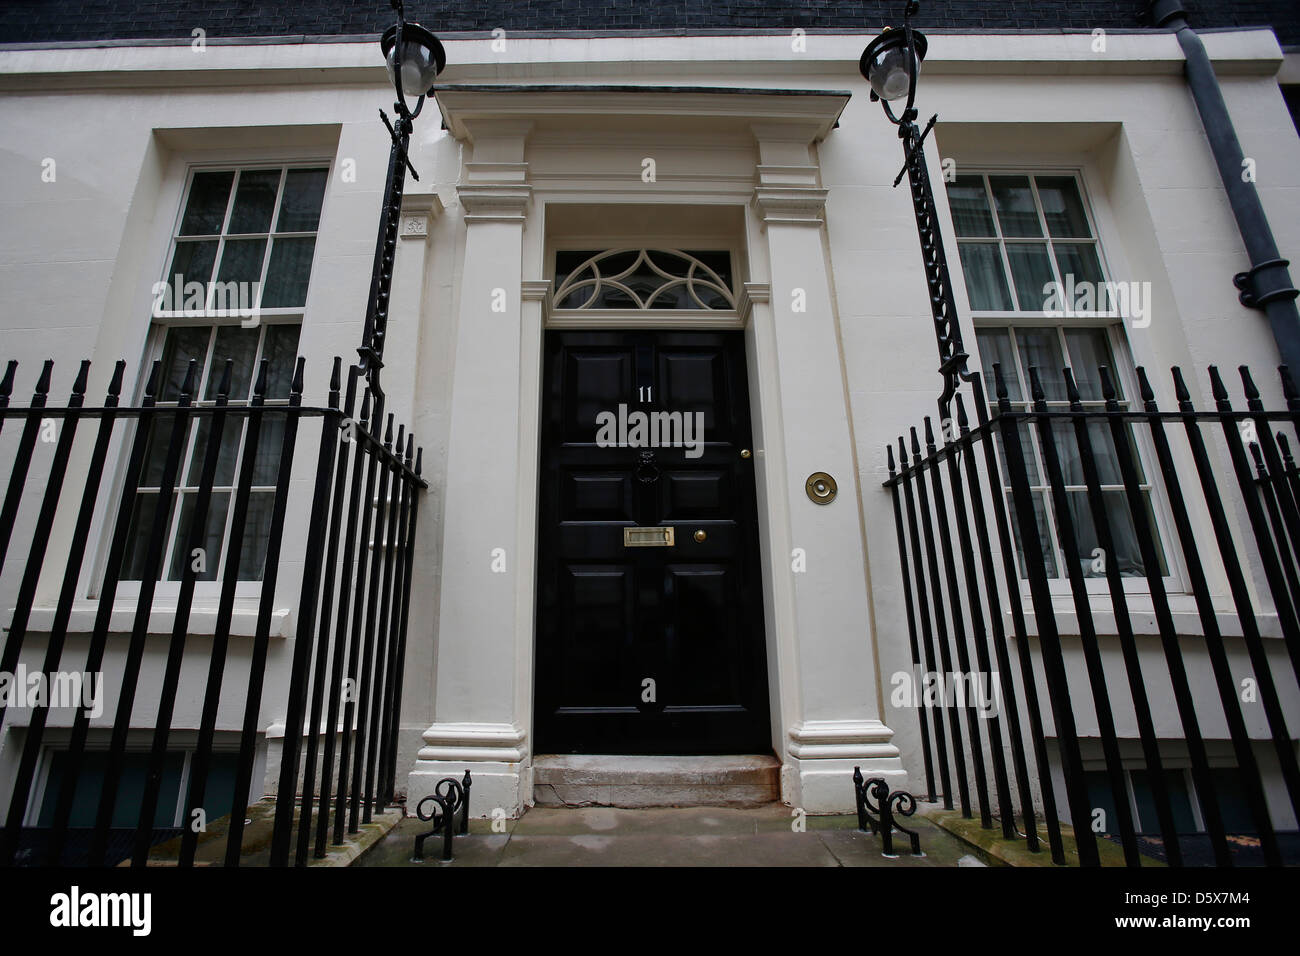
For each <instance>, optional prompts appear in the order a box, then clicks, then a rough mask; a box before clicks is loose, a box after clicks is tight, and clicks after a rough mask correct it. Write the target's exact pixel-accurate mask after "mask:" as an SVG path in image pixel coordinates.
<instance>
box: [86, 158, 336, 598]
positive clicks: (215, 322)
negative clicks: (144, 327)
mask: <svg viewBox="0 0 1300 956" xmlns="http://www.w3.org/2000/svg"><path fill="white" fill-rule="evenodd" d="M266 169H279V170H282V171H283V174H282V175H281V177H280V185H279V186H278V188H277V191H276V199H275V205H274V207H273V209H272V213H271V221H270V227H271V228H270V230H269V231H268V232H266V233H248V234H244V233H240V234H235V235H232V236H227V235H226V234H225V229H226V227H227V226H228V225H229V222H230V216H231V213H232V210H233V206H234V202H235V196H236V194H237V192H238V185H239V183H238V173H240V172H244V171H249V172H252V171H257V170H266ZM294 169H324V170H325V182H326V188H325V193H324V195H323V196H322V197H321V215H320V220H319V221H318V223H317V229H316V231H314V232H284V233H278V232H276V231H275V230H274V227H275V225H276V224H277V220H278V217H279V213H280V206H281V203H282V200H283V197H284V187H285V184H286V183H287V182H288V175H287V174H288V172H289V171H292V170H294ZM226 171H231V172H235V173H236V174H237V175H236V178H235V180H234V182H232V183H231V189H230V195H229V196H228V197H227V200H226V211H225V213H224V215H223V217H222V233H221V234H220V235H217V234H211V235H208V234H204V235H195V236H183V237H182V236H181V235H180V228H181V222H182V220H183V219H184V217H185V209H186V206H187V204H188V203H189V198H190V191H191V188H192V187H193V183H194V177H195V176H196V175H197V174H199V173H204V172H226ZM333 175H334V157H332V156H329V155H321V154H316V153H314V152H313V153H300V152H298V151H293V152H292V154H286V155H285V156H283V157H281V158H266V157H263V158H253V159H249V160H247V161H241V160H239V159H238V158H228V159H222V160H213V161H191V162H187V163H185V165H184V174H183V177H181V182H180V188H179V190H178V192H177V194H176V196H175V200H174V201H175V208H174V212H173V214H172V216H171V227H170V232H169V233H168V234H167V238H166V241H165V243H164V244H163V246H162V263H161V265H160V266H159V268H158V270H157V272H156V273H155V275H160V276H161V281H164V282H171V281H172V280H173V278H174V277H173V276H172V275H169V274H168V273H169V272H170V270H171V264H172V259H173V258H174V256H175V253H176V243H177V240H178V239H184V240H186V241H190V240H203V239H206V240H208V241H212V240H218V241H219V242H220V245H219V247H218V251H217V256H216V257H215V258H214V260H213V264H212V279H211V281H212V283H214V284H215V283H216V282H217V281H218V280H217V279H216V276H218V275H219V274H220V269H221V256H222V254H223V253H224V250H225V242H226V239H228V238H240V237H241V236H242V237H245V238H253V237H258V236H263V235H264V236H266V238H267V243H266V249H265V250H263V259H262V276H263V279H264V278H265V275H266V270H267V268H268V266H269V257H270V255H271V251H272V247H273V246H274V242H273V240H274V239H275V238H307V237H316V238H317V239H318V242H317V244H316V246H315V247H314V248H313V251H312V265H311V271H310V273H309V278H308V294H309V295H310V282H311V276H313V275H315V272H316V261H317V256H318V254H319V251H320V244H319V237H320V235H321V232H320V225H321V223H323V222H324V220H325V214H326V207H327V205H328V203H329V195H330V184H331V182H332V179H333ZM164 201H165V200H164ZM213 291H214V286H210V287H209V289H208V295H207V297H206V299H205V303H204V309H203V310H202V311H201V312H199V311H188V312H187V311H184V310H176V309H173V310H154V309H152V302H153V300H154V297H153V296H152V294H151V296H150V302H151V309H150V312H149V317H148V322H149V329H148V333H147V335H146V337H145V347H144V351H143V355H142V363H141V366H140V374H139V375H138V376H137V381H136V387H135V389H134V391H133V393H132V399H131V402H132V404H134V405H136V406H138V405H139V404H140V402H141V401H142V400H143V398H144V390H145V386H146V384H147V382H148V379H149V374H150V369H151V368H152V367H153V363H154V361H156V360H158V359H161V357H162V349H163V343H164V341H165V339H166V335H167V330H168V329H169V328H174V327H175V328H180V327H186V326H189V327H195V326H198V327H203V326H210V327H213V335H215V334H216V333H215V327H216V326H219V325H231V326H237V325H239V323H240V318H239V316H238V315H231V314H230V313H229V311H227V312H225V313H222V312H220V311H219V310H216V309H214V308H213V300H212V295H213ZM264 293H265V283H263V285H262V286H261V288H259V290H258V297H257V303H256V306H257V308H258V310H259V312H258V316H259V325H273V324H298V325H299V326H300V327H302V328H303V329H305V327H306V309H307V306H306V303H305V302H304V304H303V305H302V306H295V307H290V308H269V309H262V308H261V299H262V295H263V294H264ZM264 342H265V339H264V337H263V338H262V339H261V340H259V344H258V356H259V357H260V355H261V350H262V347H263V345H264ZM211 347H212V341H211V340H209V349H211ZM301 350H302V339H301V333H300V338H299V354H301ZM205 365H208V366H210V365H211V361H208V362H206V363H205ZM254 367H256V366H254ZM206 381H207V372H206V371H205V372H204V373H203V374H202V375H201V381H200V383H199V385H198V386H197V387H196V389H195V392H194V396H193V399H194V402H193V404H194V405H195V406H207V405H211V404H213V403H212V402H208V401H200V396H202V395H203V390H204V388H205V387H206ZM173 404H174V403H171V402H168V403H165V404H164V403H159V407H162V408H167V407H171V406H173ZM266 404H267V407H274V406H276V405H282V404H287V401H279V400H268V401H267V403H266ZM229 421H230V422H231V423H233V422H236V421H238V419H230V420H229ZM195 432H196V429H194V428H193V426H192V425H191V430H190V436H189V437H188V438H187V442H188V443H189V446H190V447H188V448H187V451H186V457H185V458H183V459H182V462H181V468H182V472H181V473H180V474H178V476H177V488H178V489H179V488H181V487H184V486H182V485H181V481H182V480H183V478H184V471H185V469H186V468H187V467H188V463H189V461H190V456H192V455H193V452H194V449H193V443H194V440H195V437H194V435H195ZM130 435H132V436H133V435H134V432H131V433H130ZM244 440H245V436H242V435H241V438H240V445H239V451H240V453H241V454H242V452H243V445H244ZM130 444H131V442H130V439H128V440H127V441H126V442H125V444H124V445H123V446H122V449H121V454H122V457H121V465H120V467H119V468H117V469H116V471H115V474H114V480H113V483H112V497H111V498H110V499H109V500H110V501H114V502H119V503H120V502H121V501H122V495H123V492H124V490H125V489H124V479H125V475H124V470H123V469H124V467H125V464H126V457H125V456H126V455H127V453H128V452H129V449H130ZM256 487H263V486H256ZM173 493H174V492H173ZM133 494H135V495H136V496H138V495H139V492H138V491H136V492H133ZM232 504H233V499H232ZM110 511H111V513H110V514H109V515H108V520H107V521H105V522H104V523H103V524H102V525H101V527H100V532H99V549H98V554H97V557H96V562H95V572H94V574H93V576H92V579H91V580H92V586H91V589H90V590H89V592H88V593H87V597H88V598H91V599H94V598H98V597H99V596H100V595H101V593H102V590H103V579H104V576H105V574H106V573H107V570H108V557H109V555H108V552H109V549H110V547H111V542H112V537H113V532H114V527H115V521H116V509H115V508H114V509H110ZM179 512H180V509H179V508H178V509H176V514H175V515H173V517H172V528H170V529H169V531H168V535H169V538H168V541H167V544H166V549H165V553H164V556H163V564H162V567H163V569H164V573H165V571H166V569H167V568H168V567H169V562H170V560H171V554H172V551H173V548H174V540H173V539H174V538H175V537H176V529H175V522H176V521H177V520H179ZM233 512H234V508H233V507H231V508H230V509H229V510H228V512H227V515H226V521H227V529H226V537H223V546H222V555H221V562H220V569H219V571H218V574H217V577H216V579H215V580H213V581H196V582H195V585H194V599H193V608H194V609H195V610H204V609H211V608H215V607H216V606H217V604H218V602H219V600H220V594H221V587H222V577H221V574H222V572H223V571H224V567H225V559H226V550H227V548H226V544H227V542H228V536H229V523H230V521H231V518H232V515H233ZM128 546H129V543H128ZM124 557H125V555H124ZM262 583H263V582H262V581H239V582H237V584H236V586H235V598H236V611H239V610H240V609H241V608H243V609H246V610H252V608H253V606H254V604H255V602H256V601H257V600H258V599H259V598H260V596H261V593H262ZM141 584H142V582H141V581H139V580H135V579H125V578H123V579H119V581H118V585H117V592H116V595H115V598H114V605H115V606H119V607H121V606H132V607H133V606H134V605H135V604H136V603H137V602H138V600H139V596H140V587H141ZM180 588H181V582H180V581H172V580H167V579H166V578H162V579H159V580H157V581H155V582H154V607H155V609H157V608H158V607H159V606H160V605H161V606H164V607H165V606H167V605H168V604H174V603H175V601H176V600H177V599H178V598H179V596H180Z"/></svg>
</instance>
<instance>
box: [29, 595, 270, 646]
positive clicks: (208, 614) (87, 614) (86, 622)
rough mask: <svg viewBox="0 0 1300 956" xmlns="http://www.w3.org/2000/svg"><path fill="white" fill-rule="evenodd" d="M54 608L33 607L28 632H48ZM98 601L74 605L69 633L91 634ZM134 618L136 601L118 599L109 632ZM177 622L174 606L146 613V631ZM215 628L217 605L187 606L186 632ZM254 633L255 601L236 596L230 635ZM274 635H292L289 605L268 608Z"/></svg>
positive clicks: (165, 631) (123, 629)
mask: <svg viewBox="0 0 1300 956" xmlns="http://www.w3.org/2000/svg"><path fill="white" fill-rule="evenodd" d="M14 610H15V609H14V608H10V609H9V613H8V615H7V619H6V622H5V627H4V630H5V633H8V632H9V628H10V625H11V623H12V621H13V616H14ZM55 610H56V609H55V608H53V607H33V608H32V611H31V615H30V617H29V619H28V621H27V633H29V634H48V633H49V631H50V629H51V628H52V627H53V626H54V615H55ZM98 613H99V605H98V604H97V603H93V602H86V603H82V604H77V605H74V606H73V608H72V614H71V616H70V617H69V618H68V633H69V634H90V633H92V632H93V631H94V629H95V617H96V615H97V614H98ZM134 621H135V602H134V601H132V602H129V603H128V602H121V601H119V602H118V603H117V604H115V605H114V606H113V613H112V615H111V616H110V618H109V624H108V631H109V633H110V634H129V633H130V632H131V627H132V624H133V623H134ZM175 623H176V607H175V605H174V604H172V605H171V606H164V605H162V604H160V603H159V602H155V603H154V606H153V609H152V612H151V613H150V615H149V634H151V635H156V636H160V637H163V636H170V635H171V632H172V628H173V627H174V626H175ZM216 632H217V606H216V605H215V604H203V605H199V604H196V605H195V606H194V607H193V608H192V609H191V610H190V619H189V624H188V626H187V627H186V628H185V633H186V634H188V635H191V636H197V637H211V636H212V635H214V634H216ZM256 634H257V605H256V604H255V603H253V604H250V603H248V602H241V601H239V600H236V602H235V608H234V612H233V613H232V614H231V616H230V636H231V637H254V636H256ZM270 636H271V637H273V638H289V637H293V611H292V610H291V609H290V608H275V609H273V610H272V611H271V632H270Z"/></svg>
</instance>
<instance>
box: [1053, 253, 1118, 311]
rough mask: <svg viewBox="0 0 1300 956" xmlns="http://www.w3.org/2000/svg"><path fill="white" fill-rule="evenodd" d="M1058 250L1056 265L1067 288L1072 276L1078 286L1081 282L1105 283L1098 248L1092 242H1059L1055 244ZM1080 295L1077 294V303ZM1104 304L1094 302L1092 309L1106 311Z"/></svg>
mask: <svg viewBox="0 0 1300 956" xmlns="http://www.w3.org/2000/svg"><path fill="white" fill-rule="evenodd" d="M1053 247H1054V248H1055V249H1056V264H1057V266H1059V267H1060V269H1061V281H1062V282H1064V283H1065V284H1066V285H1067V286H1068V285H1069V283H1070V278H1069V277H1070V276H1074V282H1075V284H1076V285H1078V284H1079V283H1080V282H1090V283H1097V284H1100V283H1101V282H1103V281H1104V279H1103V277H1102V274H1101V260H1100V259H1098V258H1097V246H1096V245H1095V244H1094V243H1091V242H1057V243H1053ZM1077 296H1078V293H1077V292H1076V303H1077ZM1106 307H1107V306H1106V303H1104V302H1094V303H1093V306H1092V308H1093V309H1096V310H1099V311H1100V310H1104V309H1105V308H1106Z"/></svg>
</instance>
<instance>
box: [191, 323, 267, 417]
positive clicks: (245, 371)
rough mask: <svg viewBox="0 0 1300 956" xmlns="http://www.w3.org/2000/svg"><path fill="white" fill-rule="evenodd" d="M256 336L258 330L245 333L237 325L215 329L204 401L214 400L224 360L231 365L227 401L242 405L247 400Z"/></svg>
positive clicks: (255, 354)
mask: <svg viewBox="0 0 1300 956" xmlns="http://www.w3.org/2000/svg"><path fill="white" fill-rule="evenodd" d="M259 335H260V330H259V329H246V328H244V327H243V326H238V325H222V326H219V327H218V328H217V341H216V344H215V345H214V346H213V347H212V371H211V372H210V373H209V375H208V387H207V390H206V391H205V393H204V396H203V397H204V398H205V399H207V400H208V401H212V400H215V399H216V397H217V389H218V388H219V387H220V385H221V377H222V375H223V374H224V371H225V367H226V360H227V359H230V360H231V361H233V362H234V367H233V368H232V369H231V371H230V391H229V393H228V394H229V396H230V401H232V402H244V401H247V400H248V399H249V397H250V393H251V391H252V386H253V361H254V359H256V357H257V339H258V336H259Z"/></svg>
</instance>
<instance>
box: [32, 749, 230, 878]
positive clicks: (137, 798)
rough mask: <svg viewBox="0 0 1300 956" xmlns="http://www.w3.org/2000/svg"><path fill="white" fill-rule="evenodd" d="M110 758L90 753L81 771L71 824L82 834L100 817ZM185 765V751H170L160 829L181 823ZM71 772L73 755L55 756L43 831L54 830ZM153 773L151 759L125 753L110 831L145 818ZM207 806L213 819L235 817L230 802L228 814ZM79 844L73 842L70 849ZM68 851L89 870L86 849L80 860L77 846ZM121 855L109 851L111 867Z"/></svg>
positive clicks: (58, 753)
mask: <svg viewBox="0 0 1300 956" xmlns="http://www.w3.org/2000/svg"><path fill="white" fill-rule="evenodd" d="M108 758H109V754H108V752H107V751H105V750H87V751H86V752H85V754H84V755H83V756H82V758H81V759H82V763H81V770H80V772H79V773H78V774H77V786H76V790H75V791H73V793H74V796H73V800H72V816H71V818H70V819H69V825H70V826H72V827H76V828H79V829H80V828H89V827H93V826H94V825H95V820H96V814H97V813H98V812H99V797H100V794H101V793H102V792H103V789H104V777H105V771H106V770H107V768H108ZM184 763H185V754H184V753H183V752H181V751H179V750H169V751H167V753H166V756H165V758H164V761H163V773H162V783H161V787H160V789H159V793H158V809H157V811H156V812H155V813H154V819H153V825H154V827H156V828H170V827H172V826H174V825H175V823H176V803H177V798H178V797H179V795H180V785H181V769H182V767H183V765H184ZM67 770H68V751H66V750H56V751H54V752H53V753H52V754H51V755H50V773H49V778H48V781H47V783H46V785H45V797H44V800H43V802H42V804H41V815H40V818H39V824H38V825H39V826H42V827H50V826H53V825H54V815H55V811H56V809H57V807H58V797H59V793H60V791H61V790H62V789H63V786H62V784H63V779H64V776H65V775H66V773H67ZM148 771H149V754H147V753H132V752H130V751H127V752H126V753H124V754H122V757H121V762H120V764H119V769H118V774H119V776H118V791H117V800H116V802H115V803H114V804H113V819H112V822H111V823H110V824H109V825H110V826H112V827H115V828H122V829H127V830H133V829H135V825H136V823H137V822H138V821H139V819H140V805H141V804H142V803H143V802H144V786H145V780H146V777H147V776H148ZM205 803H206V801H205ZM207 805H208V806H210V807H212V808H213V809H212V810H211V811H209V819H215V818H216V816H215V815H219V814H220V813H222V812H225V813H229V812H230V805H229V801H227V802H226V806H225V809H224V811H222V810H221V809H220V808H219V805H218V804H207ZM214 814H215V815H214ZM73 842H74V841H69V843H70V844H71V843H73ZM82 845H83V846H84V843H83V844H82ZM128 849H129V848H128ZM66 852H67V856H66V857H65V858H64V862H65V863H66V862H68V860H69V858H72V859H75V860H76V862H78V863H79V864H80V865H85V862H86V856H85V855H86V851H85V850H84V849H83V850H81V851H80V853H81V855H82V856H81V858H80V859H77V858H76V854H77V852H78V851H77V850H76V849H73V848H72V847H71V846H70V847H69V849H68V850H67V851H66ZM115 852H117V851H115V850H110V851H109V853H110V856H109V857H108V858H107V862H108V864H109V865H110V866H112V865H113V864H114V862H115V861H116V859H117V857H116V856H113V855H112V854H114V853H115ZM121 852H126V851H121ZM119 855H120V853H119Z"/></svg>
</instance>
